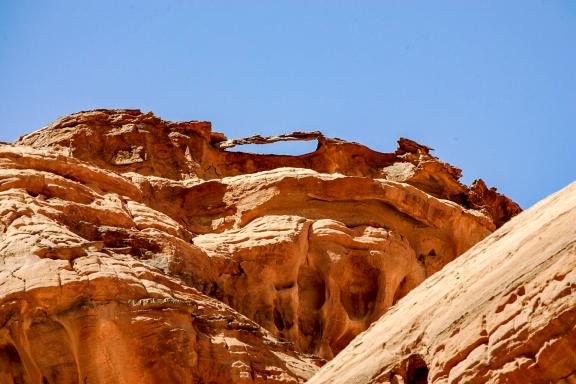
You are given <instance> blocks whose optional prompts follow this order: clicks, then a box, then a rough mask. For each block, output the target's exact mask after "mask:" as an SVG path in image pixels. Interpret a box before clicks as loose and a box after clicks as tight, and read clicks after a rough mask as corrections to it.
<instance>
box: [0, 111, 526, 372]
mask: <svg viewBox="0 0 576 384" xmlns="http://www.w3.org/2000/svg"><path fill="white" fill-rule="evenodd" d="M296 139H306V140H309V139H313V140H317V141H318V148H317V150H316V151H314V152H312V153H310V154H306V155H303V156H277V155H255V154H248V153H241V152H228V151H226V148H230V147H231V146H234V145H237V144H243V143H250V142H258V143H265V142H273V141H276V140H296ZM459 177H460V171H459V170H458V169H456V168H454V167H452V166H450V165H448V164H446V163H443V162H441V161H440V160H438V159H437V158H435V157H433V156H432V155H431V154H430V148H428V147H425V146H422V145H419V144H417V143H414V142H412V141H410V140H406V139H401V140H400V141H399V148H398V150H397V151H396V152H394V153H388V154H386V153H379V152H375V151H372V150H370V149H368V148H366V147H364V146H362V145H359V144H356V143H349V142H345V141H342V140H338V139H328V138H325V137H324V136H322V135H321V134H320V133H317V132H312V133H302V132H298V133H294V134H291V135H284V136H279V137H271V138H262V137H253V138H245V139H241V140H236V141H234V140H228V139H227V138H226V137H224V135H222V134H219V133H215V132H212V131H211V128H210V124H209V123H206V122H185V123H175V122H167V121H162V120H160V119H158V118H157V117H155V116H153V115H152V114H150V113H141V112H139V111H136V110H98V111H88V112H81V113H78V114H74V115H71V116H68V117H65V118H62V119H60V120H58V121H56V122H55V123H53V124H52V125H50V126H48V127H46V128H44V129H42V130H40V131H38V132H35V133H32V134H30V135H27V136H24V137H22V138H21V139H20V140H19V141H18V142H17V143H16V144H15V145H8V144H7V145H0V228H1V234H0V255H1V256H2V267H1V269H0V273H1V274H2V277H1V278H0V306H1V307H0V319H1V322H2V328H1V329H0V382H7V383H8V382H10V383H11V382H32V383H67V382H80V381H82V382H87V383H103V382H107V383H108V382H124V383H133V382H141V383H146V382H148V383H152V382H166V381H170V382H182V383H185V382H190V383H195V382H207V383H208V382H222V383H223V382H262V381H269V382H298V381H303V380H306V379H308V378H310V377H311V376H312V375H313V374H314V372H315V371H316V370H317V369H318V367H319V366H320V365H321V364H322V360H321V359H320V358H318V357H315V356H313V355H309V354H308V353H313V354H316V355H319V356H321V357H323V358H326V359H330V358H332V357H333V356H334V355H335V354H337V353H338V352H339V351H340V350H342V349H343V348H344V347H346V345H347V344H348V343H349V342H350V341H351V340H352V339H353V338H354V337H355V336H356V335H357V334H359V333H360V332H362V331H363V330H365V329H366V328H367V327H368V326H369V325H370V324H371V323H372V322H373V321H375V320H377V319H378V318H379V317H380V316H381V315H382V314H383V313H384V312H385V311H386V310H387V309H388V308H389V307H390V306H391V305H393V304H394V303H396V302H397V301H398V300H400V299H401V298H402V297H403V296H404V295H406V294H407V293H408V292H409V291H410V290H412V289H413V288H414V287H416V286H418V285H419V284H420V283H421V282H422V281H424V279H425V278H426V277H427V276H430V275H431V274H433V273H435V272H437V271H439V270H440V269H441V268H442V267H443V266H444V265H446V264H447V263H448V262H450V261H452V260H454V259H455V258H456V257H458V256H459V255H460V254H462V253H464V252H465V251H466V250H467V249H469V248H470V247H471V246H473V245H474V244H475V243H477V242H478V241H480V240H482V239H483V238H484V237H486V236H487V235H489V234H490V233H491V232H493V231H494V230H495V229H496V228H497V227H499V226H501V225H502V224H503V223H505V222H506V221H508V220H509V219H510V218H511V217H512V216H514V215H515V214H517V213H518V212H519V211H520V209H519V207H518V206H517V205H516V204H514V203H513V202H512V201H510V200H509V199H507V198H506V197H504V196H502V195H500V194H498V193H497V192H496V191H495V190H493V189H488V188H486V186H485V185H484V183H483V182H481V181H478V182H475V183H474V184H473V185H472V186H471V187H467V186H465V185H462V184H461V183H460V182H459V181H458V179H459Z"/></svg>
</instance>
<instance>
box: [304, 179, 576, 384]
mask: <svg viewBox="0 0 576 384" xmlns="http://www.w3.org/2000/svg"><path fill="white" fill-rule="evenodd" d="M575 382H576V183H573V184H571V185H570V186H568V187H566V188H565V189H563V190H562V191H560V192H557V193H555V194H554V195H552V196H550V197H548V198H547V199H545V200H543V201H542V202H540V203H538V204H537V205H535V206H534V207H532V208H530V209H529V210H527V211H525V212H523V213H522V214H520V215H518V216H517V217H515V218H514V219H512V220H511V221H510V222H509V223H507V224H505V225H504V226H503V227H502V228H500V229H499V230H498V231H496V232H495V233H493V234H492V235H491V236H489V237H488V238H486V239H485V240H483V241H482V242H480V243H478V244H477V245H476V246H474V247H473V248H472V249H470V250H469V251H468V252H466V253H465V254H464V255H462V256H460V257H459V258H458V259H456V260H455V261H453V262H451V263H450V264H448V265H447V266H446V267H445V268H444V269H442V271H440V272H438V273H437V274H435V275H434V276H432V277H431V278H429V279H428V280H426V281H425V282H424V283H423V284H421V285H420V286H419V287H418V288H416V289H414V290H413V291H412V292H410V293H409V294H408V295H407V296H406V297H404V298H403V299H402V300H401V301H400V302H399V303H398V304H396V305H395V306H394V307H392V308H391V309H390V310H389V311H388V312H386V314H385V315H384V316H382V318H380V319H379V320H378V321H377V322H375V323H374V324H373V325H372V326H371V327H370V329H369V330H368V331H366V332H365V333H363V334H361V335H360V336H358V337H357V338H356V339H354V341H353V342H352V343H351V344H350V345H349V346H348V347H347V348H346V349H344V350H343V351H342V352H341V353H340V354H339V355H338V356H337V357H336V358H335V359H334V360H332V361H331V362H330V363H329V364H327V365H326V366H324V368H322V370H321V371H320V372H319V373H318V374H317V375H316V376H314V378H313V379H312V380H310V381H309V383H310V384H317V383H406V384H414V383H435V384H441V383H442V384H445V383H461V384H463V383H468V384H472V383H518V384H520V383H533V384H538V383H543V384H544V383H558V384H560V383H563V384H564V383H565V384H570V383H575Z"/></svg>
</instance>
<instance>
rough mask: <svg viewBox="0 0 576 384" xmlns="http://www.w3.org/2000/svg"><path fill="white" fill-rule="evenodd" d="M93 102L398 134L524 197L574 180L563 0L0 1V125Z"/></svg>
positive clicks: (575, 98)
mask: <svg viewBox="0 0 576 384" xmlns="http://www.w3.org/2000/svg"><path fill="white" fill-rule="evenodd" d="M359 4H361V6H360V5H359ZM92 108H140V109H142V110H144V111H153V112H154V113H155V114H157V115H158V116H160V117H162V118H164V119H169V120H210V121H212V122H213V128H214V130H216V131H221V132H224V133H225V134H226V135H228V137H231V138H234V137H239V136H246V135H252V134H262V135H268V134H278V133H286V132H291V131H294V130H321V131H323V132H324V133H325V134H326V135H327V136H335V137H341V138H344V139H348V140H351V141H358V142H361V143H363V144H366V145H368V146H370V147H372V148H374V149H377V150H380V151H389V150H393V149H394V148H395V141H396V139H397V138H398V137H400V136H405V137H408V138H411V139H413V140H416V141H419V142H421V143H423V144H426V145H429V146H431V147H433V148H435V149H436V152H435V154H436V155H437V156H439V157H440V158H442V159H443V160H445V161H448V162H450V163H452V164H454V165H456V166H458V167H460V168H462V169H463V172H464V181H465V182H470V181H471V180H473V179H475V178H483V179H484V180H485V181H486V182H487V183H488V184H489V185H491V186H496V187H497V188H498V190H500V191H501V192H503V193H505V194H507V195H508V196H510V197H511V198H513V199H514V200H516V201H518V202H519V203H520V204H521V205H522V206H523V207H524V208H527V207H529V206H530V205H532V204H533V203H535V202H536V201H538V200H540V199H542V198H543V197H545V196H546V195H548V194H550V193H551V192H554V191H556V190H558V189H560V188H561V187H563V186H565V185H566V184H568V183H569V182H571V181H573V180H575V179H576V167H575V166H574V163H575V161H574V160H576V155H575V154H574V150H573V147H574V143H576V125H575V123H576V2H574V1H569V0H566V1H555V0H542V1H536V0H524V1H513V0H510V1H501V0H498V1H489V0H486V1H482V0H479V1H385V0H383V1H362V2H359V1H242V2H240V1H203V2H200V1H196V2H195V1H169V0H165V1H143V0H140V1H117V0H116V1H106V0H100V1H26V0H12V1H11V0H3V1H0V140H3V141H13V140H14V139H16V138H17V137H19V136H21V135H23V134H25V133H28V132H31V131H34V130H36V129H38V128H40V127H42V126H44V125H46V124H48V123H49V122H51V121H52V120H54V119H56V118H57V117H59V116H62V115H65V114H69V113H73V112H76V111H79V110H86V109H92ZM281 150H283V151H285V152H287V151H302V150H303V149H302V148H297V147H290V146H288V147H286V146H284V147H283V148H281Z"/></svg>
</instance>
